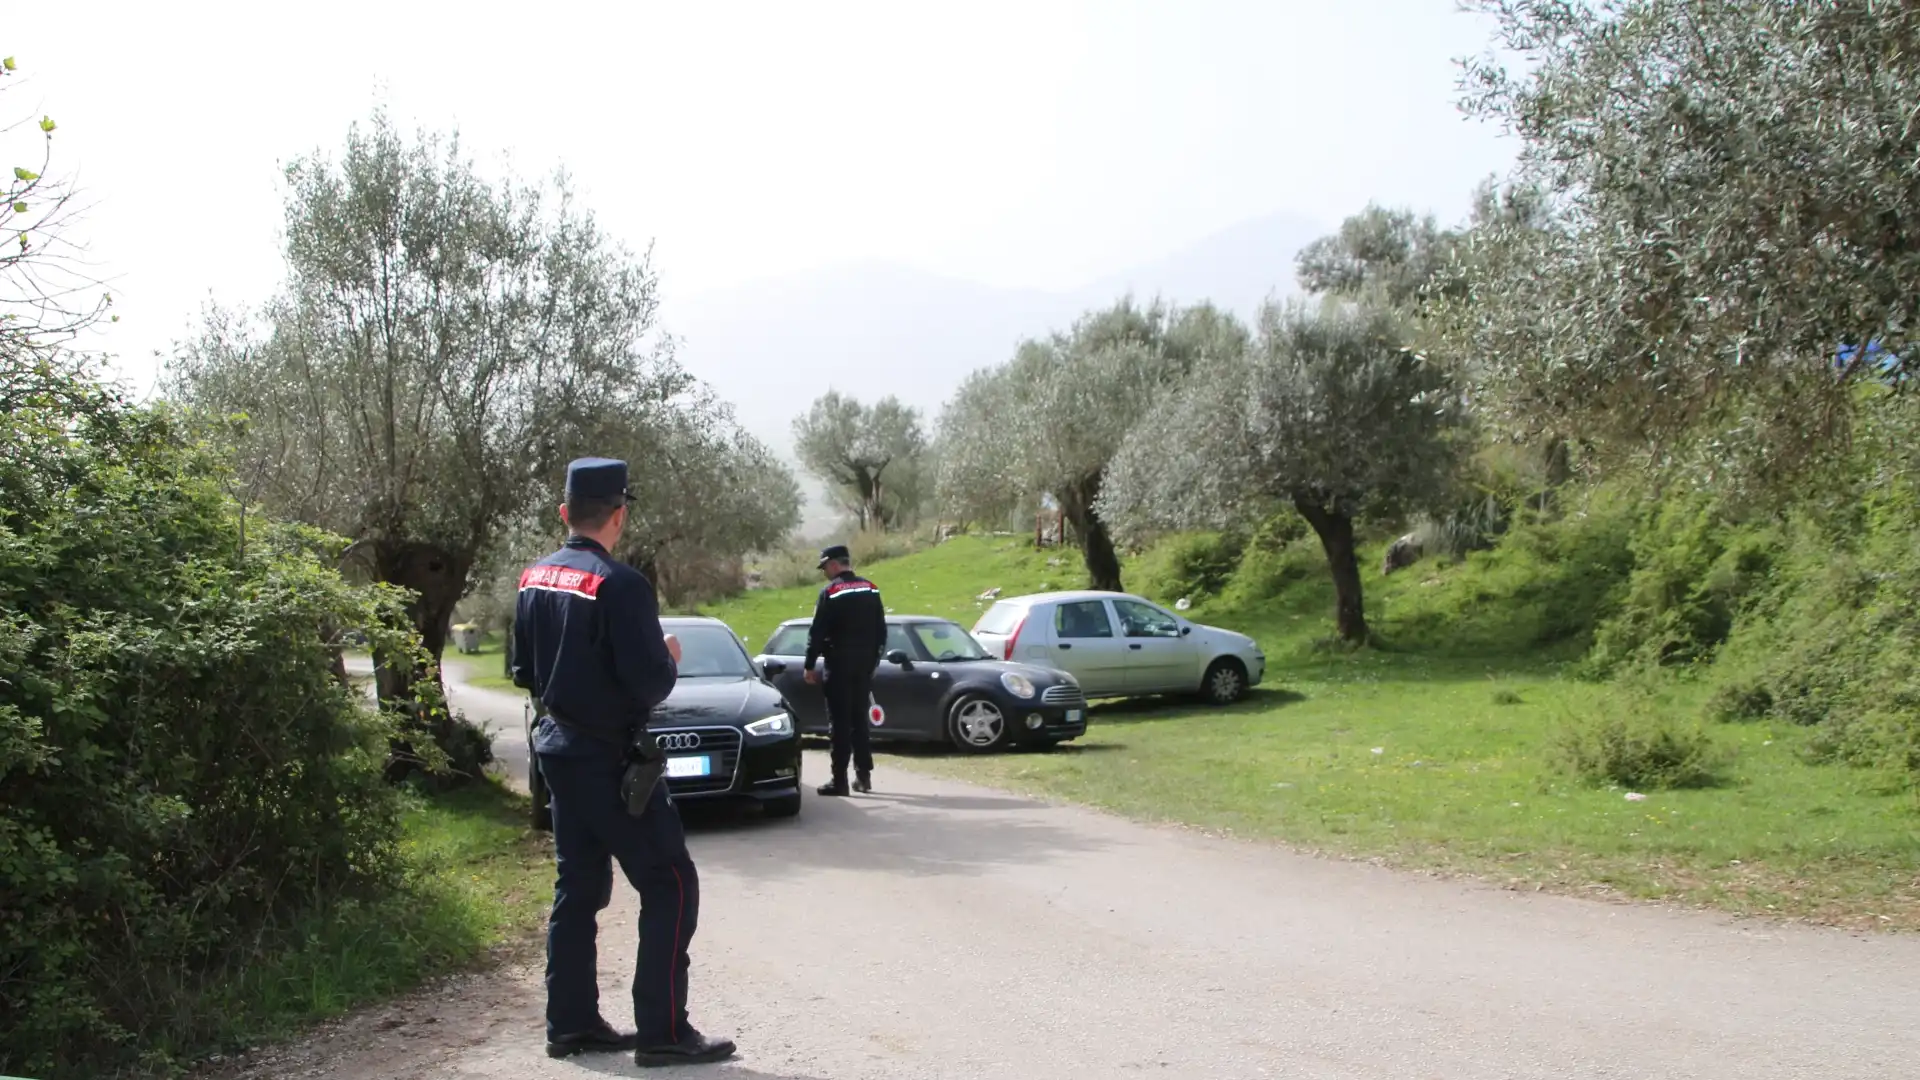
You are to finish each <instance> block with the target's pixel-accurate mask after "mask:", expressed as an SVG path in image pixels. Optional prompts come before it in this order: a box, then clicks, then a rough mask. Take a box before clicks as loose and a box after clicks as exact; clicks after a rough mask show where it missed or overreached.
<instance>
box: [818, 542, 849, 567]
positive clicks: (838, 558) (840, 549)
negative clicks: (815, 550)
mask: <svg viewBox="0 0 1920 1080" xmlns="http://www.w3.org/2000/svg"><path fill="white" fill-rule="evenodd" d="M830 562H843V563H846V564H848V565H849V566H851V565H852V564H853V553H852V552H850V551H848V550H847V545H845V544H834V545H833V546H832V547H824V548H821V549H820V561H819V562H818V563H817V564H815V565H818V566H825V565H827V564H828V563H830Z"/></svg>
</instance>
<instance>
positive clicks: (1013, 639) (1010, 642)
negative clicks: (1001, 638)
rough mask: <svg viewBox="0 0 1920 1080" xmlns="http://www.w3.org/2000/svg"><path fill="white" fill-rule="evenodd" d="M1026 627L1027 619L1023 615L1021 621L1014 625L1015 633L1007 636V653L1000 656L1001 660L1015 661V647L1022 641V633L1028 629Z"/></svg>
mask: <svg viewBox="0 0 1920 1080" xmlns="http://www.w3.org/2000/svg"><path fill="white" fill-rule="evenodd" d="M1026 627H1027V617H1026V616H1025V615H1022V616H1020V621H1019V622H1017V623H1014V624H1013V633H1011V634H1008V635H1007V651H1006V652H1004V653H1002V654H1001V655H1000V659H1002V660H1011V659H1013V646H1014V645H1015V643H1017V642H1018V641H1019V640H1020V631H1022V630H1024V629H1026Z"/></svg>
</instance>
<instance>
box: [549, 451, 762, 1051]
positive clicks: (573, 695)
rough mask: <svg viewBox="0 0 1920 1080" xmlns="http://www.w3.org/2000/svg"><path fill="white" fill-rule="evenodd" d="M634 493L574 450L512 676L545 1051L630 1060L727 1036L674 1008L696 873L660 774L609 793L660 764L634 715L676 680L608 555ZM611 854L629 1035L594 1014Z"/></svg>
mask: <svg viewBox="0 0 1920 1080" xmlns="http://www.w3.org/2000/svg"><path fill="white" fill-rule="evenodd" d="M631 501H632V496H630V495H628V494H627V464H626V462H624V461H616V460H611V459H608V458H581V459H579V460H577V461H574V462H573V463H571V464H570V465H568V466H567V493H566V503H565V505H563V506H562V507H561V508H560V517H561V520H562V521H565V522H566V524H567V528H568V531H569V533H570V535H569V536H568V537H567V542H566V544H565V546H563V547H562V548H561V549H560V550H559V551H556V552H554V553H553V554H551V555H549V556H547V557H546V558H544V559H541V560H540V561H539V562H537V563H535V564H533V565H532V566H530V567H528V568H527V569H526V571H525V572H524V573H522V574H521V575H520V593H519V597H518V603H517V606H516V612H515V617H514V622H513V637H514V648H513V681H514V685H516V686H520V687H524V688H525V689H527V690H530V691H532V693H533V697H534V701H535V705H536V707H537V708H538V709H539V711H540V716H539V719H538V720H537V721H536V722H535V726H534V752H535V754H536V755H537V758H538V760H537V761H536V762H535V763H534V767H535V768H538V769H539V770H540V775H541V776H542V777H543V778H544V779H545V780H546V784H547V791H548V793H549V796H550V799H551V803H552V808H553V848H554V855H555V859H556V861H557V863H558V874H557V876H556V879H555V881H554V887H553V914H552V916H551V918H550V919H549V920H548V924H547V1053H548V1055H550V1056H552V1057H566V1056H568V1055H570V1054H577V1053H580V1052H582V1051H609V1052H625V1051H628V1050H631V1051H633V1055H634V1061H635V1063H636V1064H640V1065H671V1064H681V1063H688V1064H691V1063H695V1062H707V1061H719V1060H722V1059H724V1058H727V1057H730V1056H732V1054H733V1052H734V1044H733V1043H732V1042H731V1041H730V1040H726V1039H711V1038H708V1037H707V1036H705V1035H702V1034H701V1033H700V1032H699V1031H697V1030H695V1029H694V1027H693V1025H692V1024H690V1023H688V1022H687V969H688V966H689V963H690V961H689V960H688V957H687V944H688V942H689V941H690V940H691V939H692V937H693V931H694V927H695V925H696V924H697V923H698V921H699V913H700V877H699V874H698V873H697V872H696V871H695V870H694V866H693V859H692V858H691V857H689V856H688V854H687V838H686V833H685V832H684V831H683V830H682V828H681V824H680V813H679V811H678V810H677V809H675V808H674V806H673V803H672V801H671V800H670V799H669V798H668V796H667V789H666V783H665V781H664V780H660V781H659V782H658V783H656V784H654V785H653V787H652V790H651V793H650V794H647V795H644V796H643V798H644V800H645V801H644V802H642V803H641V806H640V808H639V809H640V810H641V811H642V812H640V814H639V816H637V817H636V816H634V815H633V813H632V812H630V811H629V807H628V803H627V802H626V801H624V798H623V793H622V778H623V774H625V773H626V771H627V767H628V764H629V762H630V761H634V760H638V761H642V762H644V763H646V764H648V765H657V764H658V759H659V757H660V752H659V750H658V749H657V748H655V747H654V746H653V744H652V742H651V740H650V739H649V738H648V737H647V735H646V728H647V720H648V717H649V714H650V713H651V712H652V710H653V708H654V706H656V705H658V704H660V702H662V701H664V700H665V699H666V697H667V695H668V694H670V693H672V692H673V687H674V683H675V681H676V680H677V679H678V677H679V667H678V665H679V660H680V646H679V642H678V641H676V640H674V639H673V638H672V637H671V636H668V635H666V634H665V633H663V632H662V631H661V628H660V609H659V603H658V600H657V599H656V598H655V596H654V591H653V583H652V582H650V581H648V580H647V579H646V576H645V575H643V574H641V573H640V572H639V571H638V570H635V569H633V568H632V567H630V566H627V565H625V564H624V563H620V562H616V561H614V558H613V556H612V555H611V554H610V551H611V549H612V547H613V545H614V542H615V541H616V540H617V539H618V538H619V536H620V530H621V529H622V528H623V527H624V526H625V525H626V520H627V504H628V503H629V502H631ZM654 775H657V774H654ZM643 790H644V789H643ZM616 859H617V860H619V862H620V869H621V870H622V871H623V872H624V873H625V874H626V876H627V881H628V882H629V883H630V884H632V886H633V887H634V889H635V890H636V891H637V892H638V893H639V894H640V955H639V959H638V963H637V965H636V967H635V970H634V974H633V1015H634V1020H635V1022H636V1023H637V1024H638V1025H639V1029H640V1030H639V1031H637V1032H634V1033H632V1034H622V1033H621V1032H618V1031H615V1030H614V1029H613V1027H612V1026H611V1025H609V1024H608V1023H607V1021H606V1020H605V1019H604V1018H602V1017H601V1015H600V989H599V981H598V978H597V973H596V971H595V966H596V962H595V956H594V951H595V939H596V938H597V937H598V935H599V926H598V913H599V910H600V909H601V908H603V907H605V906H606V905H607V903H608V901H609V900H610V899H611V898H612V895H613V860H616Z"/></svg>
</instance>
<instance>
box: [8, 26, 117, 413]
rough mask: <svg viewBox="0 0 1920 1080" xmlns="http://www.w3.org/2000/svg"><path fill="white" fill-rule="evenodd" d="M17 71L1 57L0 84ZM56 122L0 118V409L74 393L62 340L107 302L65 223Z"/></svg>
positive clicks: (70, 204) (70, 198)
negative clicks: (0, 121)
mask: <svg viewBox="0 0 1920 1080" xmlns="http://www.w3.org/2000/svg"><path fill="white" fill-rule="evenodd" d="M18 77H19V64H18V63H17V62H16V61H15V60H14V58H13V57H10V56H9V57H5V58H0V89H10V88H11V87H10V85H9V84H11V83H12V82H13V80H14V79H16V78H18ZM6 100H7V101H8V102H9V103H11V102H12V100H13V98H12V97H8V98H7V99H6ZM57 126H58V125H56V124H55V123H54V122H53V118H52V117H50V116H45V115H42V116H40V117H39V118H38V119H34V118H30V117H29V118H25V119H22V120H19V121H15V122H12V123H7V124H5V125H4V126H0V155H4V156H3V157H0V166H4V167H5V169H6V172H5V173H4V174H3V175H0V410H3V411H8V412H11V411H13V410H14V409H17V408H20V407H23V406H25V405H26V404H27V403H28V402H29V401H33V402H39V403H44V402H45V401H46V400H51V399H67V398H70V397H71V390H72V387H73V386H74V385H75V384H74V381H73V379H72V378H71V376H72V375H73V374H74V373H75V371H76V370H77V367H76V358H74V357H72V356H69V355H66V354H64V353H63V351H62V350H63V347H66V346H68V345H70V343H71V342H72V341H73V339H74V338H75V336H76V335H78V334H79V333H80V332H81V331H82V330H85V329H86V328H87V327H89V326H92V325H94V324H95V323H97V322H98V321H99V320H100V319H101V318H102V317H104V316H105V315H106V312H107V309H108V307H109V306H110V302H111V297H109V296H108V295H107V294H106V293H105V292H96V291H95V290H96V289H97V282H95V281H94V280H93V278H92V277H91V276H90V275H88V274H87V273H86V272H85V270H84V267H83V266H82V264H81V263H80V261H79V256H80V247H79V245H78V244H77V242H76V241H74V240H73V238H72V235H71V232H70V230H69V229H68V226H69V225H71V224H72V221H73V218H74V215H75V213H76V208H75V203H74V199H75V191H74V189H73V187H72V185H71V184H70V183H68V182H67V181H65V180H63V179H61V178H59V177H56V176H53V175H51V167H52V163H53V141H54V132H55V130H56V128H57ZM80 366H84V365H80Z"/></svg>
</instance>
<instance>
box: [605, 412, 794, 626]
mask: <svg viewBox="0 0 1920 1080" xmlns="http://www.w3.org/2000/svg"><path fill="white" fill-rule="evenodd" d="M625 433H626V437H625V438H622V437H621V435H620V433H613V434H611V435H610V436H609V438H608V439H606V440H604V441H603V442H602V443H601V444H600V445H604V446H607V447H610V448H611V450H612V451H616V452H618V453H620V454H621V455H623V456H624V457H625V458H626V459H627V461H628V462H629V463H630V467H629V471H628V475H629V483H630V485H631V490H632V492H633V496H634V501H633V504H632V506H631V508H630V509H629V511H628V514H627V526H626V529H625V531H624V532H623V533H622V534H621V537H620V547H619V550H618V551H617V552H616V554H617V555H618V556H619V557H620V558H621V559H623V560H624V561H626V562H628V563H631V564H633V565H635V566H638V567H640V568H641V569H642V570H643V571H645V572H646V573H647V574H648V575H649V576H650V577H652V578H653V579H654V580H655V581H656V582H659V583H660V585H661V589H662V592H663V594H665V595H667V596H668V597H670V598H677V596H678V594H677V592H676V591H675V588H674V585H673V582H672V581H671V580H670V579H671V577H672V573H673V568H674V567H675V566H682V565H685V564H686V563H687V562H688V561H689V560H694V559H731V558H737V557H739V556H742V555H746V554H748V553H749V552H754V551H765V550H768V549H770V548H772V547H774V546H776V545H777V544H779V543H780V541H782V540H783V539H785V538H786V536H787V535H788V534H789V533H790V532H792V531H793V529H794V528H795V527H796V526H798V525H799V524H800V500H801V496H800V486H799V484H798V483H796V482H795V479H794V476H793V473H792V472H791V471H789V470H788V468H787V467H786V466H785V465H784V464H782V463H781V462H780V460H779V459H778V458H777V457H775V456H774V454H773V453H772V452H771V451H770V450H769V449H768V448H767V447H766V446H765V445H764V444H762V443H761V442H760V441H759V440H758V439H756V438H754V437H753V436H752V435H751V434H749V433H748V432H747V431H745V430H744V429H742V428H741V427H740V426H739V425H738V424H737V423H736V422H735V421H734V418H733V412H732V410H731V408H729V407H728V406H727V405H726V404H725V403H724V402H721V401H719V400H718V399H717V398H715V397H714V396H713V395H712V394H711V393H703V394H701V395H699V396H698V397H696V398H695V399H693V400H691V401H689V402H687V403H686V404H685V405H684V406H682V407H679V408H675V409H672V410H670V411H665V412H664V413H663V414H662V415H660V416H659V417H657V418H656V419H655V420H654V421H653V422H651V423H637V424H630V425H629V426H627V427H626V428H625Z"/></svg>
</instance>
